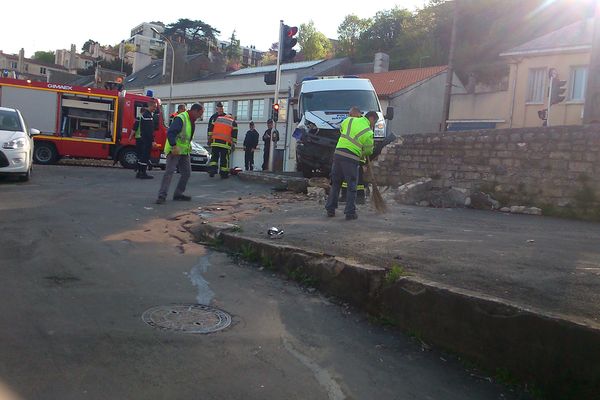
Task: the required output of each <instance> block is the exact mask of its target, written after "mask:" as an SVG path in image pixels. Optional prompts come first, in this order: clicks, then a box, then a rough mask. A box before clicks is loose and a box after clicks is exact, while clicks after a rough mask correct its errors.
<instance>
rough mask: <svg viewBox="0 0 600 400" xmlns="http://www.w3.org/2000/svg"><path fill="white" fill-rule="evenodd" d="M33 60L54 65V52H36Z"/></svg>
mask: <svg viewBox="0 0 600 400" xmlns="http://www.w3.org/2000/svg"><path fill="white" fill-rule="evenodd" d="M33 59H34V60H39V61H42V62H45V63H50V64H54V52H53V51H36V52H35V53H33Z"/></svg>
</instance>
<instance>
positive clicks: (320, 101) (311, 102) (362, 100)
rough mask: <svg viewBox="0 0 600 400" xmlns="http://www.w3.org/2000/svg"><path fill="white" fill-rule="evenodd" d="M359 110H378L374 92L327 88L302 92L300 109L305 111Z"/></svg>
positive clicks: (364, 111)
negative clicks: (325, 89)
mask: <svg viewBox="0 0 600 400" xmlns="http://www.w3.org/2000/svg"><path fill="white" fill-rule="evenodd" d="M354 106H356V107H358V108H359V109H360V111H362V112H363V113H366V112H368V111H380V110H379V103H378V102H377V97H376V96H375V92H372V91H369V90H329V91H323V92H311V93H303V94H302V110H303V112H307V111H343V112H348V110H349V109H350V108H352V107H354Z"/></svg>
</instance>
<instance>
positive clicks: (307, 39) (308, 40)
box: [298, 21, 333, 61]
mask: <svg viewBox="0 0 600 400" xmlns="http://www.w3.org/2000/svg"><path fill="white" fill-rule="evenodd" d="M298 44H299V45H300V47H302V55H303V57H304V60H307V61H310V60H322V59H324V58H329V57H331V56H332V55H333V45H332V44H331V40H329V39H328V38H327V36H325V35H324V34H323V33H321V32H319V31H317V29H316V28H315V24H314V22H313V21H310V22H309V23H307V24H302V25H300V29H299V30H298Z"/></svg>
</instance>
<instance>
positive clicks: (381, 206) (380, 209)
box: [367, 157, 387, 214]
mask: <svg viewBox="0 0 600 400" xmlns="http://www.w3.org/2000/svg"><path fill="white" fill-rule="evenodd" d="M367 164H368V166H367V170H368V171H369V180H370V181H371V185H372V186H373V204H374V205H375V211H377V213H378V214H385V213H386V212H387V205H386V204H385V200H383V196H382V195H381V192H380V191H379V188H378V187H377V182H376V181H375V177H374V176H373V171H372V170H371V162H370V160H369V157H367Z"/></svg>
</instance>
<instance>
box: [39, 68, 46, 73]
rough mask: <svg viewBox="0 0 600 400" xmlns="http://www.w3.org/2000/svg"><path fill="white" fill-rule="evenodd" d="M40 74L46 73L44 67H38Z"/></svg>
mask: <svg viewBox="0 0 600 400" xmlns="http://www.w3.org/2000/svg"><path fill="white" fill-rule="evenodd" d="M40 74H42V75H46V68H44V67H40Z"/></svg>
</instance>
